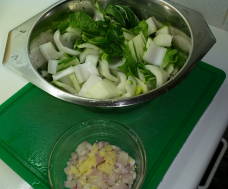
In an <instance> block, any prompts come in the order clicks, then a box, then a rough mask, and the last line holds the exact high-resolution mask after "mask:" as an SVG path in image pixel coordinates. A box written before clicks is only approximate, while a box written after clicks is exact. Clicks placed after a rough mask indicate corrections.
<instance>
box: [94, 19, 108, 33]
mask: <svg viewBox="0 0 228 189" xmlns="http://www.w3.org/2000/svg"><path fill="white" fill-rule="evenodd" d="M96 23H97V27H98V30H99V32H100V35H101V36H103V37H105V36H106V34H107V31H108V29H109V22H108V21H101V20H100V21H96Z"/></svg>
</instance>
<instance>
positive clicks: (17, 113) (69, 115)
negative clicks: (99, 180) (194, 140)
mask: <svg viewBox="0 0 228 189" xmlns="http://www.w3.org/2000/svg"><path fill="white" fill-rule="evenodd" d="M225 77H226V76H225V73H224V72H223V71H222V70H219V69H217V68H215V67H212V66H210V65H208V64H205V63H202V62H201V63H199V64H198V65H197V66H196V68H195V69H194V70H193V71H192V72H191V73H190V75H189V76H188V77H187V78H186V79H185V80H184V81H183V82H182V83H180V84H179V85H178V86H176V87H175V88H174V89H172V90H171V91H169V92H167V93H165V94H163V95H161V96H159V97H157V98H155V99H152V100H150V101H148V102H146V103H144V104H143V106H136V107H135V108H131V110H129V109H128V111H126V112H123V111H121V110H120V109H118V110H120V111H118V110H117V111H113V112H106V113H105V114H104V113H102V112H101V111H94V110H95V109H93V111H91V110H90V109H89V108H86V107H83V106H79V105H75V104H71V103H68V102H65V101H62V100H59V99H57V98H55V97H53V96H51V95H49V94H47V93H46V92H44V91H42V90H41V89H39V88H37V87H36V86H34V85H32V84H28V85H26V86H25V87H24V88H22V89H21V90H20V91H19V92H18V93H16V94H15V95H14V96H12V97H11V98H10V99H9V100H7V101H6V102H5V103H4V104H2V105H1V106H0V158H1V159H2V160H3V161H5V162H6V163H7V164H8V165H9V166H10V167H11V168H12V169H14V170H15V171H16V172H17V173H18V174H19V175H20V176H21V177H22V178H23V179H25V180H26V181H27V182H28V183H29V184H30V185H32V187H34V188H35V189H38V188H50V186H49V181H48V176H47V175H48V160H49V156H50V153H51V151H52V149H53V147H54V145H55V143H56V142H57V140H58V139H59V137H60V136H61V135H63V134H64V133H65V132H66V131H67V130H68V129H69V128H71V127H72V126H74V125H76V124H78V123H79V122H82V121H85V120H88V119H93V118H108V119H113V120H117V121H120V122H122V123H124V124H126V125H128V126H130V127H131V128H132V129H133V130H134V131H136V133H137V134H138V135H139V137H140V138H141V139H142V142H143V143H144V146H145V149H146V153H147V159H148V165H147V176H146V179H145V182H144V184H143V187H142V188H143V189H149V188H150V189H152V188H156V187H157V186H158V185H159V183H160V181H161V180H162V178H163V176H164V174H165V173H166V171H167V170H168V168H169V166H170V165H171V163H172V161H173V160H174V158H175V156H176V155H177V153H178V152H179V150H180V149H181V147H182V145H183V144H184V142H185V141H186V139H187V138H188V136H189V134H190V133H191V131H192V129H193V128H194V126H195V124H196V123H197V121H198V120H199V118H200V117H201V115H202V114H203V112H204V111H205V109H206V108H207V106H208V105H209V104H210V102H211V101H212V99H213V97H214V95H215V94H216V92H217V90H218V89H219V87H220V86H221V84H222V83H223V81H224V79H225ZM115 110H116V109H115Z"/></svg>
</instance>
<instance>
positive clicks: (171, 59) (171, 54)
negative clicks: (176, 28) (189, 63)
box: [162, 48, 178, 68]
mask: <svg viewBox="0 0 228 189" xmlns="http://www.w3.org/2000/svg"><path fill="white" fill-rule="evenodd" d="M176 55H177V49H172V48H167V50H166V53H165V56H164V59H163V64H162V67H163V68H165V67H166V66H167V65H168V64H169V63H170V64H174V63H176V62H177V60H178V56H176Z"/></svg>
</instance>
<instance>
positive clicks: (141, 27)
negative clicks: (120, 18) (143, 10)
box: [129, 20, 148, 37]
mask: <svg viewBox="0 0 228 189" xmlns="http://www.w3.org/2000/svg"><path fill="white" fill-rule="evenodd" d="M129 31H130V32H131V33H132V34H134V35H138V34H139V32H140V31H142V33H143V35H144V37H147V32H148V24H147V23H146V21H145V20H142V21H141V22H140V23H139V25H138V26H136V27H135V28H132V29H130V30H129Z"/></svg>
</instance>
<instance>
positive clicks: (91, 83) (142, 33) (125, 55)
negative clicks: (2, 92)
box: [30, 2, 191, 99]
mask: <svg viewBox="0 0 228 189" xmlns="http://www.w3.org/2000/svg"><path fill="white" fill-rule="evenodd" d="M94 13H95V14H94V15H95V16H94V18H91V17H90V16H89V15H87V14H86V13H84V12H81V11H77V12H75V13H72V14H70V15H69V19H67V20H66V21H64V22H62V23H61V24H60V25H59V26H58V29H57V30H56V31H55V32H54V34H53V35H52V33H51V32H49V31H47V32H42V33H41V34H40V35H39V36H38V37H37V38H35V39H34V40H33V42H32V43H31V45H30V54H31V56H30V57H31V60H32V62H33V64H35V65H36V67H37V68H38V70H39V71H40V73H41V74H42V76H43V77H44V78H45V79H46V80H47V81H49V82H50V83H51V84H53V85H55V86H56V87H58V88H60V89H62V90H64V91H67V92H69V93H71V94H73V95H79V96H82V97H86V98H97V99H111V98H112V99H113V98H126V97H133V96H136V95H140V94H143V93H147V92H148V91H150V90H153V89H155V88H157V87H160V86H162V85H163V84H164V83H166V82H167V81H168V80H169V79H170V78H172V77H173V76H174V75H175V74H176V73H177V72H178V71H179V70H180V69H181V68H182V67H183V65H184V64H185V62H186V61H187V57H188V53H189V50H190V48H191V43H190V38H189V37H188V36H187V35H185V34H184V33H183V32H181V31H180V30H178V29H176V28H174V27H172V26H166V25H163V24H161V23H160V22H158V21H157V20H156V19H155V18H154V17H150V18H148V19H147V20H142V21H140V20H139V18H138V17H137V16H136V15H135V13H134V12H133V10H132V9H131V8H129V7H128V6H125V5H114V4H112V3H110V4H109V5H108V7H107V8H106V9H105V10H103V9H102V7H101V6H100V5H99V3H98V2H96V3H95V4H94ZM36 44H39V45H38V46H37V45H36ZM40 44H41V45H40ZM174 46H175V47H176V48H174ZM34 57H39V58H34Z"/></svg>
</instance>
